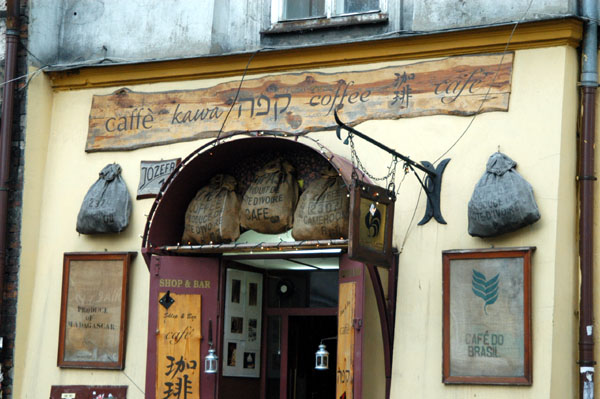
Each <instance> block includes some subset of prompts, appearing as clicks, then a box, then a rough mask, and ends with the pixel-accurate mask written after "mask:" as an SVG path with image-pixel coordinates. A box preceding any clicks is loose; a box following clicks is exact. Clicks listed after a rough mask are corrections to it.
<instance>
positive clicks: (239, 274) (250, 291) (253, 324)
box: [223, 269, 262, 378]
mask: <svg viewBox="0 0 600 399" xmlns="http://www.w3.org/2000/svg"><path fill="white" fill-rule="evenodd" d="M225 298H227V300H226V302H225V334H224V342H225V346H224V348H225V351H226V353H225V358H224V359H223V375H224V376H226V377H256V378H258V377H260V333H261V320H262V274H259V273H252V272H245V271H241V270H234V269H228V270H227V284H226V288H225Z"/></svg>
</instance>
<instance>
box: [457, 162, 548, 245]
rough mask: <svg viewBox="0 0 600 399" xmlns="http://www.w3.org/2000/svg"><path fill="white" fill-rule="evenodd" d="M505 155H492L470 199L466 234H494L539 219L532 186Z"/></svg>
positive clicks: (516, 228)
mask: <svg viewBox="0 0 600 399" xmlns="http://www.w3.org/2000/svg"><path fill="white" fill-rule="evenodd" d="M515 166H517V163H516V162H515V161H513V160H512V159H510V158H509V157H508V156H506V155H505V154H502V153H501V152H497V153H495V154H493V155H492V156H491V157H490V158H489V160H488V162H487V166H486V172H485V173H484V174H483V176H482V177H481V179H479V182H477V185H476V186H475V190H474V191H473V195H472V196H471V200H470V201H469V234H470V235H472V236H476V237H494V236H497V235H500V234H503V233H509V232H511V231H515V230H518V229H520V228H521V227H524V226H527V225H530V224H532V223H534V222H536V221H537V220H538V219H539V218H540V212H539V210H538V207H537V204H536V202H535V199H534V197H533V189H532V188H531V185H530V184H529V183H528V182H527V181H526V180H525V179H523V177H522V176H521V175H520V174H519V173H517V171H516V170H515Z"/></svg>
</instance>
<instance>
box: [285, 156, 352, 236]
mask: <svg viewBox="0 0 600 399" xmlns="http://www.w3.org/2000/svg"><path fill="white" fill-rule="evenodd" d="M349 206H350V198H349V197H348V189H347V188H346V184H345V183H344V180H343V179H342V178H341V177H340V176H338V173H337V172H336V171H335V170H333V169H331V168H330V169H326V170H324V171H323V172H321V178H320V179H317V180H314V181H312V182H311V183H310V184H309V185H308V187H306V190H304V192H303V193H302V195H300V199H299V200H298V206H297V207H296V212H294V227H293V229H292V236H293V237H294V239H296V240H298V241H300V240H327V239H331V238H341V237H348V224H349V220H350V218H349Z"/></svg>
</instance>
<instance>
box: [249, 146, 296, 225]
mask: <svg viewBox="0 0 600 399" xmlns="http://www.w3.org/2000/svg"><path fill="white" fill-rule="evenodd" d="M294 172H295V170H294V167H293V166H292V165H290V164H289V163H288V162H287V161H283V160H281V159H279V158H278V159H275V160H273V161H271V162H269V163H268V164H267V165H265V166H264V167H263V168H262V169H261V170H259V171H258V172H257V174H256V177H255V179H254V181H253V182H252V183H251V184H250V186H249V187H248V189H247V190H246V193H245V194H244V198H243V200H242V209H241V211H240V223H241V225H242V227H244V228H246V229H251V230H254V231H257V232H259V233H263V234H278V233H283V232H284V231H287V230H289V229H290V228H292V222H293V220H294V209H296V203H297V202H298V183H297V181H296V178H295V176H294Z"/></svg>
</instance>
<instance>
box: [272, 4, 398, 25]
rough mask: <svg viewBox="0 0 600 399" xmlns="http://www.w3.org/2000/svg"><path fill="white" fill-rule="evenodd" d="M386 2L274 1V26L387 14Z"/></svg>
mask: <svg viewBox="0 0 600 399" xmlns="http://www.w3.org/2000/svg"><path fill="white" fill-rule="evenodd" d="M385 3H386V0H272V8H271V22H272V23H273V24H276V23H279V22H287V21H298V20H306V19H317V18H339V17H348V16H353V15H359V14H369V13H382V12H385V10H384V9H385V5H386V4H385Z"/></svg>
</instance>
